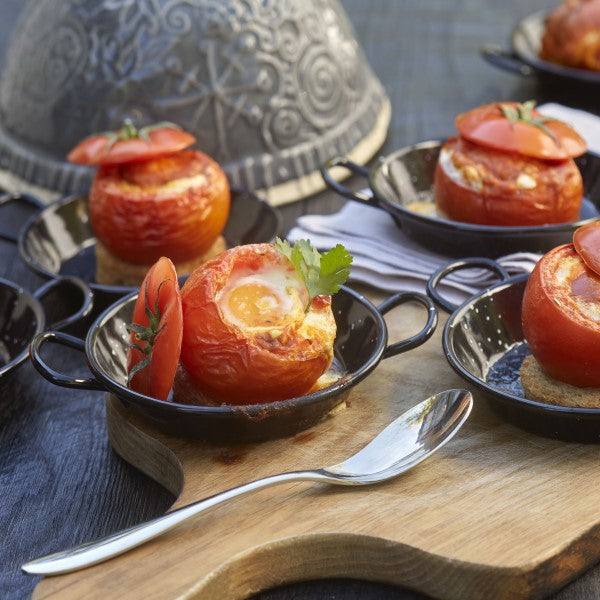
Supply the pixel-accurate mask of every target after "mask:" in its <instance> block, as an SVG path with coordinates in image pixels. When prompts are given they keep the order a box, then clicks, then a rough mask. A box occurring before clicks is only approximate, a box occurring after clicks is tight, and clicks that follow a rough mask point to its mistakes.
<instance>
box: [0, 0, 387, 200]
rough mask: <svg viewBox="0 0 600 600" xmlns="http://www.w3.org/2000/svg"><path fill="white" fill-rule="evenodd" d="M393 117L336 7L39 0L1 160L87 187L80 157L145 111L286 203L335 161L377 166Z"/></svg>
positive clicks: (11, 97)
mask: <svg viewBox="0 0 600 600" xmlns="http://www.w3.org/2000/svg"><path fill="white" fill-rule="evenodd" d="M389 113H390V110H389V102H388V100H387V97H386V95H385V93H384V91H383V89H382V87H381V85H380V83H379V81H378V80H377V78H376V77H375V75H374V74H373V73H372V71H371V69H370V68H369V66H368V64H367V62H366V59H365V57H364V55H363V53H362V51H361V49H360V47H359V45H358V43H357V41H356V39H355V38H354V33H353V30H352V27H351V25H350V23H349V21H348V18H347V16H346V15H345V13H344V11H343V9H342V8H341V7H340V5H339V4H338V3H337V1H336V0H322V1H319V0H279V1H275V0H274V1H271V2H264V1H263V0H246V1H242V0H227V1H226V0H34V1H33V2H30V3H29V5H28V6H27V8H26V9H25V11H24V14H23V16H22V18H21V20H20V23H19V27H18V28H17V30H16V32H15V35H14V37H13V40H12V43H11V46H10V48H9V52H8V55H7V59H6V63H5V68H4V71H3V73H2V76H1V78H0V166H1V167H2V168H5V169H8V170H11V171H13V172H15V173H16V174H18V175H20V176H22V177H24V178H25V179H27V180H29V181H32V182H34V183H38V184H41V185H44V186H46V187H49V188H52V189H58V190H60V191H64V192H68V191H73V190H76V189H81V188H83V187H86V186H87V185H88V184H89V181H90V180H91V173H92V171H91V170H90V169H87V168H85V167H79V166H75V165H69V164H68V163H65V162H64V157H65V155H66V154H67V152H68V151H69V149H70V148H72V147H73V146H74V145H75V144H76V143H77V142H78V141H79V140H80V139H82V138H83V137H85V136H87V135H89V134H90V133H93V132H95V131H103V130H108V129H116V128H118V127H119V126H120V124H121V123H122V120H123V118H124V117H126V116H132V115H133V116H134V117H136V118H137V119H138V121H139V122H140V123H143V124H147V123H151V122H155V121H160V120H170V121H173V122H176V123H179V124H180V125H182V126H183V127H184V128H185V129H187V130H189V131H190V132H192V133H194V134H195V135H196V136H197V138H198V147H199V148H201V149H202V150H204V151H205V152H207V153H209V154H211V155H212V156H213V157H214V158H215V159H217V160H218V161H219V162H220V163H221V164H222V165H223V167H224V168H225V170H226V171H227V173H228V175H229V177H230V180H231V182H232V183H233V184H234V185H238V186H242V187H246V188H249V189H253V190H257V189H258V190H265V191H266V192H267V193H268V195H269V196H270V199H271V200H273V201H274V202H275V203H277V202H285V201H288V200H293V199H296V198H298V197H301V196H304V195H307V194H309V193H312V192H314V191H316V189H317V188H318V187H321V182H320V178H318V176H317V174H316V170H317V169H318V167H319V166H320V165H321V164H322V163H323V162H325V161H326V160H327V159H329V158H332V157H333V156H336V155H338V154H343V155H349V156H354V157H355V158H356V159H357V160H359V161H362V162H364V161H366V160H368V158H370V157H371V156H372V154H373V153H374V152H375V150H376V149H377V148H378V147H379V145H380V144H381V143H382V142H383V139H384V137H385V132H386V130H387V125H388V122H389Z"/></svg>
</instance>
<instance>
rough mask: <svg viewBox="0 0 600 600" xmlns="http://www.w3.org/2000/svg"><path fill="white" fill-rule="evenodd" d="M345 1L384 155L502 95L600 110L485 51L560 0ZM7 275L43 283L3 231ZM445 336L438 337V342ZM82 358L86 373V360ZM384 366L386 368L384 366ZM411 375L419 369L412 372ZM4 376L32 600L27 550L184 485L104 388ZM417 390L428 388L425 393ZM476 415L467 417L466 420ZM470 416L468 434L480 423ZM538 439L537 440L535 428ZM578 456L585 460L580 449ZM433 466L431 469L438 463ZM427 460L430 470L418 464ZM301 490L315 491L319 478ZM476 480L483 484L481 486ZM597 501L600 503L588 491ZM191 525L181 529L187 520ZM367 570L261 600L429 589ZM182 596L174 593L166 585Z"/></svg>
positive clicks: (117, 518)
mask: <svg viewBox="0 0 600 600" xmlns="http://www.w3.org/2000/svg"><path fill="white" fill-rule="evenodd" d="M39 1H43V0H39ZM341 2H342V4H343V6H344V7H345V8H346V11H347V13H348V15H349V18H350V19H351V21H352V23H353V25H354V27H355V30H356V34H357V39H358V41H359V43H360V44H361V46H362V49H363V50H364V52H365V55H366V56H367V59H368V61H369V63H370V64H371V66H372V68H373V70H374V71H375V73H376V74H377V75H378V77H379V78H380V80H381V81H382V83H383V85H384V86H385V88H386V91H387V93H388V95H389V97H390V99H391V103H392V121H391V124H390V129H389V133H388V138H387V141H386V142H385V144H384V146H383V148H382V149H381V154H388V153H390V152H392V151H394V150H396V149H398V148H400V147H402V146H404V145H407V144H412V143H415V142H417V141H422V140H426V139H432V138H440V137H444V136H446V135H449V134H450V133H452V131H453V130H454V127H453V120H454V116H455V114H456V113H457V112H460V111H462V110H464V109H466V108H469V107H472V106H476V105H478V104H481V103H484V102H491V101H494V100H521V101H523V100H528V99H530V98H535V99H537V100H538V101H539V102H549V101H553V102H562V103H563V104H566V105H569V106H574V107H578V108H582V109H585V110H590V111H592V112H595V113H597V114H598V113H600V104H599V103H598V91H597V90H595V89H592V90H590V89H589V88H586V87H582V86H577V85H573V84H568V85H565V84H564V83H563V82H561V81H555V80H552V79H539V78H535V77H533V78H522V77H519V76H516V75H513V74H510V73H506V72H503V71H499V70H497V69H495V68H493V67H491V66H490V65H488V64H487V63H485V62H484V61H483V60H482V59H481V57H480V55H479V49H480V47H481V46H483V45H484V44H489V43H492V44H498V45H501V46H504V47H507V46H508V41H509V34H510V31H511V29H512V27H513V26H514V24H515V23H516V22H517V21H518V20H520V19H521V18H523V17H525V16H527V15H529V14H531V13H533V12H536V11H538V10H548V9H549V8H551V7H553V6H554V5H555V4H557V3H558V0H556V1H554V0H503V1H502V2H500V1H496V0H369V1H365V0H341ZM0 4H1V6H0V54H1V53H2V52H3V51H4V50H5V49H6V47H7V44H8V40H9V37H10V34H11V32H12V30H13V28H14V26H15V23H16V21H17V18H18V15H19V12H20V10H21V9H22V7H23V5H24V3H23V1H22V0H2V2H1V3H0ZM140 5H142V3H140ZM350 185H351V186H352V187H355V188H358V187H361V186H363V185H364V181H353V182H351V183H350ZM343 204H344V200H343V199H341V198H339V197H337V196H335V195H334V194H332V193H322V194H318V195H316V196H314V197H311V198H308V199H306V200H305V201H302V202H298V203H294V204H290V205H287V206H285V207H283V208H282V216H283V224H284V229H283V231H286V230H287V229H289V228H290V227H291V226H292V225H293V224H294V222H295V220H296V218H297V217H299V216H300V215H302V214H307V213H327V212H333V211H335V210H337V209H338V208H340V207H341V206H342V205H343ZM1 218H2V220H1V222H0V225H2V226H3V227H11V228H13V230H15V231H16V230H17V229H18V227H19V226H20V225H21V224H22V222H23V220H22V219H21V218H19V215H13V214H12V213H11V214H8V215H7V214H6V212H5V211H2V213H1ZM0 275H1V276H3V277H7V278H9V279H11V280H13V281H16V282H17V283H19V284H20V285H22V286H24V287H25V288H27V289H30V290H33V289H35V288H37V287H38V286H39V285H41V283H42V281H41V280H40V279H39V278H38V277H37V276H35V275H34V274H32V273H31V272H30V271H28V269H27V268H26V267H25V265H23V263H22V262H21V261H20V260H19V257H18V253H17V251H16V249H15V248H14V246H12V245H10V244H5V243H1V244H0ZM433 344H434V342H433V341H430V342H429V343H428V345H427V346H426V348H431V347H432V346H433ZM407 357H408V355H407ZM407 357H402V356H400V357H398V358H397V359H390V360H392V361H395V362H392V363H390V365H389V367H388V365H386V364H385V363H384V364H382V365H381V368H382V369H384V368H386V369H387V368H392V366H394V365H395V366H397V367H399V368H400V367H401V365H402V364H403V360H404V358H407ZM50 358H51V359H52V360H53V361H54V362H53V364H54V365H55V366H56V367H57V368H59V369H65V368H75V365H80V364H81V359H80V357H78V356H75V355H72V354H71V353H67V352H64V351H62V352H60V353H59V352H52V353H51V356H50ZM79 368H80V369H81V370H82V373H83V374H85V367H84V366H81V367H79ZM376 374H378V373H377V371H376V372H375V374H374V376H375V375H376ZM407 376H408V377H410V373H408V374H407ZM364 383H365V385H366V384H367V382H364ZM0 384H1V386H2V388H1V391H0V489H1V490H2V493H1V495H0V532H1V533H2V537H3V539H2V544H0V598H2V599H3V600H21V599H22V598H27V597H29V596H30V594H31V593H32V591H33V589H34V587H35V586H36V584H37V583H38V581H39V579H38V578H35V577H31V576H28V575H25V574H23V573H22V572H21V570H20V565H21V564H22V563H23V562H25V561H26V560H29V559H31V558H34V557H36V556H39V555H41V554H45V553H48V552H52V551H55V550H59V549H62V548H66V547H69V546H72V545H74V544H78V543H81V542H83V541H86V540H89V539H94V538H96V537H99V536H102V535H106V534H108V533H110V532H112V531H116V530H119V529H122V528H123V527H126V526H129V525H132V524H134V523H137V522H140V521H142V520H144V519H147V518H150V517H152V516H156V515H158V514H162V513H163V512H164V511H166V510H167V509H168V508H169V506H170V505H171V503H172V502H173V500H174V496H173V495H172V494H170V493H169V492H168V491H166V490H165V489H164V488H163V487H162V486H161V485H159V484H157V483H155V482H154V481H152V480H151V479H150V478H148V477H146V476H144V475H143V474H141V472H140V471H139V470H137V469H135V468H133V467H132V466H130V465H129V464H128V463H127V462H126V461H124V460H122V459H121V458H120V457H119V456H118V455H117V454H116V453H115V452H114V451H113V450H112V449H111V447H110V443H109V441H108V436H107V429H106V412H105V407H104V403H103V402H102V394H98V393H94V392H85V391H73V390H65V389H61V388H56V387H54V386H52V385H50V384H49V383H48V382H46V381H45V380H43V379H42V378H41V377H40V376H38V374H37V373H36V372H35V370H34V369H33V367H31V366H30V365H24V366H23V367H21V368H20V369H19V370H18V371H17V372H16V373H15V374H14V375H13V376H12V377H10V378H9V379H4V380H2V381H1V382H0ZM369 385H371V382H369ZM357 391H358V390H357ZM424 392H425V390H422V392H421V393H424ZM419 397H420V395H419ZM410 400H415V401H416V400H417V397H416V394H415V397H414V398H410ZM478 411H485V409H484V408H483V407H478V408H477V410H476V412H475V413H474V414H473V417H474V418H473V419H472V421H471V422H472V423H475V422H476V419H475V417H478V416H479V414H480V412H478ZM485 414H487V413H485ZM472 426H473V425H471V423H469V425H468V427H472ZM468 427H467V428H466V429H465V430H464V433H465V434H467V433H469V431H470V430H469V429H468ZM462 439H463V438H462V436H461V437H460V438H457V439H456V440H455V441H453V442H451V445H449V446H448V448H447V451H448V452H450V451H451V450H452V449H453V447H454V446H453V444H454V443H456V444H459V443H460V442H461V440H462ZM520 439H521V442H519V443H517V442H513V443H516V444H517V450H518V449H519V447H520V446H519V444H520V445H525V446H526V445H527V444H525V442H524V441H523V438H520ZM530 439H531V440H535V443H537V438H530ZM528 443H531V444H533V443H534V442H533V441H529V442H528ZM501 450H502V446H501V445H500V444H497V445H493V446H491V447H490V448H488V450H487V451H488V453H489V454H490V456H493V455H494V454H495V453H498V452H501ZM445 451H446V450H444V452H445ZM571 452H572V450H571V445H568V444H565V445H564V446H562V449H561V450H558V449H557V450H555V452H554V454H552V453H550V455H549V459H548V460H549V463H550V464H546V466H547V468H548V472H547V473H545V475H544V474H543V473H541V472H540V473H537V477H538V478H541V477H542V476H545V477H547V478H548V479H549V480H550V479H551V478H552V477H553V471H554V462H559V463H560V462H562V461H568V460H569V459H570V457H571ZM540 453H542V454H543V451H542V450H540ZM596 458H597V459H600V456H598V454H597V455H596ZM433 460H434V461H438V460H439V461H443V460H446V455H445V454H440V455H439V456H438V457H435V458H434V459H433ZM573 460H574V463H577V460H578V459H577V458H576V457H575V458H573ZM431 464H433V465H435V464H437V462H434V463H431ZM421 467H422V468H425V467H427V468H429V463H425V464H423V465H422V466H421ZM421 467H420V469H421ZM503 468H504V469H506V470H509V469H510V468H512V467H511V466H510V464H507V465H505V466H504V467H503ZM540 468H541V467H540ZM417 473H419V471H415V473H414V474H413V475H411V477H415V476H416V474H417ZM592 478H593V476H592ZM538 481H539V479H538ZM484 483H485V482H484ZM282 491H285V490H282ZM301 491H304V493H308V488H302V490H301ZM313 493H314V490H313ZM335 493H338V492H335ZM473 493H480V492H479V490H474V491H473ZM550 493H552V491H550ZM573 495H574V496H575V497H576V498H575V500H576V505H578V504H579V502H582V501H585V499H583V500H582V499H578V498H577V494H576V493H574V494H573ZM570 500H571V498H569V497H565V496H564V495H562V494H559V495H557V496H556V502H557V503H559V505H560V506H561V509H562V514H563V519H564V520H565V521H567V520H569V519H570V514H571V510H572V509H571V506H570ZM529 510H530V511H533V510H534V507H533V506H529ZM590 510H591V511H593V510H596V511H597V512H598V509H597V507H596V506H594V505H593V503H590ZM515 519H516V521H515V522H511V523H510V527H514V528H518V527H519V522H518V519H517V517H515ZM203 523H204V521H202V520H200V521H199V522H198V523H193V524H191V525H194V526H200V527H202V524H203ZM174 533H175V532H174ZM179 535H181V532H177V536H179ZM448 544H450V540H449V541H448ZM484 544H487V545H489V546H493V545H494V544H495V539H493V538H492V539H483V538H482V539H481V545H482V546H483V545H484ZM152 560H153V563H154V564H155V565H156V570H157V572H164V571H165V569H166V567H165V566H163V564H162V562H161V557H160V556H153V558H152ZM453 568H454V565H452V564H448V565H446V569H447V570H448V571H449V572H452V571H453ZM360 576H361V574H360V573H359V572H358V571H357V572H355V573H350V574H349V575H348V576H344V577H342V576H340V577H336V578H328V579H325V580H323V579H319V580H313V581H307V582H299V583H294V584H286V585H284V586H278V583H277V582H273V586H274V587H273V588H272V589H270V590H266V591H264V592H260V593H259V594H258V595H257V596H256V597H255V600H315V599H322V598H336V599H342V598H343V599H359V598H360V600H376V599H377V600H379V599H382V598H385V599H395V600H422V599H423V598H424V596H423V595H422V594H420V593H418V592H414V591H412V590H410V589H408V588H407V587H405V586H397V585H391V586H390V585H387V584H381V583H377V582H373V581H368V580H364V579H363V580H357V578H359V577H360ZM111 595H112V597H118V594H109V593H107V594H106V595H105V597H111ZM174 596H175V594H170V593H165V594H164V595H163V597H166V598H169V597H174ZM548 598H551V599H552V600H589V599H594V598H600V567H595V568H593V569H590V570H589V571H588V572H587V573H586V574H584V575H583V576H581V577H578V578H577V579H576V580H575V581H573V582H572V583H570V584H569V585H567V586H566V587H565V588H563V589H562V590H560V591H559V592H556V593H551V594H549V595H548Z"/></svg>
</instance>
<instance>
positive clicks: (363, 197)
mask: <svg viewBox="0 0 600 600" xmlns="http://www.w3.org/2000/svg"><path fill="white" fill-rule="evenodd" d="M334 167H344V168H346V169H348V170H349V171H352V173H354V174H355V175H360V176H361V177H364V178H365V179H367V180H368V179H369V170H368V169H366V168H365V167H363V166H362V165H359V164H357V163H355V162H352V161H351V160H348V159H347V158H343V157H340V156H338V157H336V158H332V159H331V160H329V161H327V162H326V163H325V164H324V165H323V166H322V167H321V168H320V171H321V177H323V181H325V184H326V185H327V187H328V188H329V189H331V190H333V191H334V192H336V193H337V194H339V195H340V196H342V197H343V198H348V199H349V200H355V201H356V202H361V203H362V204H369V205H370V206H379V202H378V201H377V199H376V198H375V196H374V195H373V194H372V193H370V194H367V193H365V192H364V191H360V192H354V191H353V190H351V189H350V188H347V187H346V186H345V185H342V184H341V183H338V182H337V181H336V180H335V179H334V178H333V176H332V175H331V173H330V172H329V171H330V170H331V169H333V168H334Z"/></svg>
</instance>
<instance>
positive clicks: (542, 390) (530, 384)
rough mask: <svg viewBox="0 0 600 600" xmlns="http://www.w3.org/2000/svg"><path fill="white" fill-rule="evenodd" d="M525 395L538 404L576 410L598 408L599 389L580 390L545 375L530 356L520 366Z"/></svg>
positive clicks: (599, 402)
mask: <svg viewBox="0 0 600 600" xmlns="http://www.w3.org/2000/svg"><path fill="white" fill-rule="evenodd" d="M521 384H522V385H523V389H524V390H525V395H526V396H527V397H528V398H530V399H532V400H537V401H538V402H545V403H546V404H555V405H557V406H571V407H577V408H600V388H581V387H576V386H574V385H570V384H568V383H563V382H562V381H557V380H556V379H553V378H552V377H550V376H549V375H547V374H546V373H545V372H544V371H543V370H542V368H541V367H540V365H539V364H538V362H537V361H536V360H535V358H534V357H533V356H532V355H531V354H530V355H529V356H527V357H526V358H525V360H524V361H523V364H522V366H521Z"/></svg>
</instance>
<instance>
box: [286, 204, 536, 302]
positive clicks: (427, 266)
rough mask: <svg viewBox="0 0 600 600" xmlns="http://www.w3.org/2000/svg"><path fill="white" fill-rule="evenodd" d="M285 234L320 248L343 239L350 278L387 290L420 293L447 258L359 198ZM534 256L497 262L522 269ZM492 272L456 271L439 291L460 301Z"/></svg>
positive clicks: (488, 280)
mask: <svg viewBox="0 0 600 600" xmlns="http://www.w3.org/2000/svg"><path fill="white" fill-rule="evenodd" d="M287 238H288V239H289V240H290V241H296V240H298V239H309V240H310V241H311V243H312V244H313V246H315V247H317V248H319V249H320V250H327V249H329V248H332V247H333V246H335V245H336V244H343V245H344V246H345V247H346V249H347V250H348V252H350V254H352V256H353V262H352V267H351V269H350V278H349V281H350V282H357V283H363V284H367V285H369V286H372V287H375V288H377V289H380V290H383V291H386V292H399V291H402V290H411V291H418V292H424V291H425V284H426V282H427V279H428V278H429V276H430V275H431V274H432V273H433V272H434V271H435V270H436V269H437V268H438V267H440V266H442V265H444V264H446V263H448V262H450V260H451V259H450V258H449V257H447V256H444V255H441V254H436V253H435V252H431V251H430V250H427V249H425V248H423V247H422V246H420V245H419V244H417V243H416V242H414V241H413V240H412V239H410V238H409V237H407V236H406V235H405V234H404V233H403V232H402V231H401V230H400V229H399V228H398V226H397V225H396V223H395V221H394V220H393V219H392V217H391V216H390V215H389V214H388V213H387V212H385V211H384V210H382V209H379V208H375V207H372V206H367V205H364V204H360V203H358V202H348V203H346V204H345V205H344V206H343V207H342V209H341V210H340V211H339V212H337V213H335V214H332V215H305V216H303V217H300V218H299V219H298V222H297V226H296V227H294V228H293V229H292V230H291V231H290V232H289V233H288V235H287ZM538 259H539V255H538V254H534V253H528V252H519V253H515V254H511V255H508V256H503V257H501V258H500V259H498V262H500V264H501V265H502V266H503V267H505V268H506V269H507V270H508V271H509V272H510V273H526V272H529V271H531V269H533V267H534V266H535V263H536V262H537V261H538ZM494 277H495V276H494V274H493V273H492V272H491V271H484V270H481V269H469V270H461V271H457V272H456V273H454V274H453V275H452V276H449V277H447V278H445V279H444V280H443V281H442V282H441V285H440V291H441V292H442V293H443V294H444V296H445V297H446V298H448V300H450V301H452V302H455V303H461V302H462V301H464V300H465V299H466V298H467V297H469V296H471V295H473V294H474V293H475V292H476V291H477V290H478V289H480V288H482V287H485V286H486V285H489V284H490V283H491V282H492V281H493V280H494Z"/></svg>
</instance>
